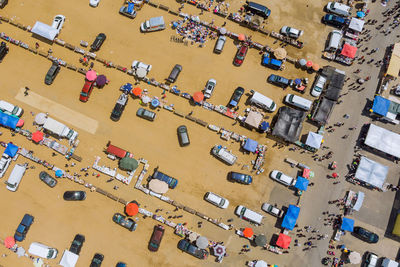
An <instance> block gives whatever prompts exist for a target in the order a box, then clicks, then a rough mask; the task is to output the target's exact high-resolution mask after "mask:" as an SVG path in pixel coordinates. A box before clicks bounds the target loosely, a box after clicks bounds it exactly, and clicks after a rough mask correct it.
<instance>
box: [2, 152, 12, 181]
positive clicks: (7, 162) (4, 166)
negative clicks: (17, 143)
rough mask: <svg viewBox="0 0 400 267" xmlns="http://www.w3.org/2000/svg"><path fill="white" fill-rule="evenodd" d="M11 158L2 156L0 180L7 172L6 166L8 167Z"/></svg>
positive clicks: (5, 155)
mask: <svg viewBox="0 0 400 267" xmlns="http://www.w3.org/2000/svg"><path fill="white" fill-rule="evenodd" d="M11 160H12V158H11V157H10V156H9V155H7V154H5V153H3V156H2V157H1V159H0V178H1V177H3V176H4V173H5V172H6V171H7V169H8V166H10V162H11Z"/></svg>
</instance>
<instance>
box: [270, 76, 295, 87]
mask: <svg viewBox="0 0 400 267" xmlns="http://www.w3.org/2000/svg"><path fill="white" fill-rule="evenodd" d="M267 82H269V83H272V84H275V85H277V86H280V87H282V88H286V87H288V86H292V85H293V80H290V79H286V78H284V77H282V76H279V75H275V74H271V75H269V77H268V79H267Z"/></svg>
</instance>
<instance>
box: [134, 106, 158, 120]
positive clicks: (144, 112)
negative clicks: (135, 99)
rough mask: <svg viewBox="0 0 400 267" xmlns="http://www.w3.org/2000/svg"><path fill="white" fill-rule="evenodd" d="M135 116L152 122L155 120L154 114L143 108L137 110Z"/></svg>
mask: <svg viewBox="0 0 400 267" xmlns="http://www.w3.org/2000/svg"><path fill="white" fill-rule="evenodd" d="M136 115H137V116H139V117H141V118H143V119H146V120H148V121H154V119H155V118H156V113H154V112H153V111H150V110H147V109H144V108H139V109H138V110H137V111H136Z"/></svg>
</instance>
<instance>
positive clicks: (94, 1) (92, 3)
mask: <svg viewBox="0 0 400 267" xmlns="http://www.w3.org/2000/svg"><path fill="white" fill-rule="evenodd" d="M99 3H100V0H89V5H90V6H92V7H97V6H99ZM99 266H100V265H99Z"/></svg>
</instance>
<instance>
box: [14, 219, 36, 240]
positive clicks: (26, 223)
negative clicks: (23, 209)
mask: <svg viewBox="0 0 400 267" xmlns="http://www.w3.org/2000/svg"><path fill="white" fill-rule="evenodd" d="M33 220H34V218H33V216H32V215H29V214H25V215H24V218H22V221H21V223H20V224H19V225H18V228H17V230H16V231H15V234H14V239H15V240H16V241H19V242H21V241H23V240H24V239H25V237H26V234H27V233H28V230H29V227H31V225H32V223H33Z"/></svg>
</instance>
